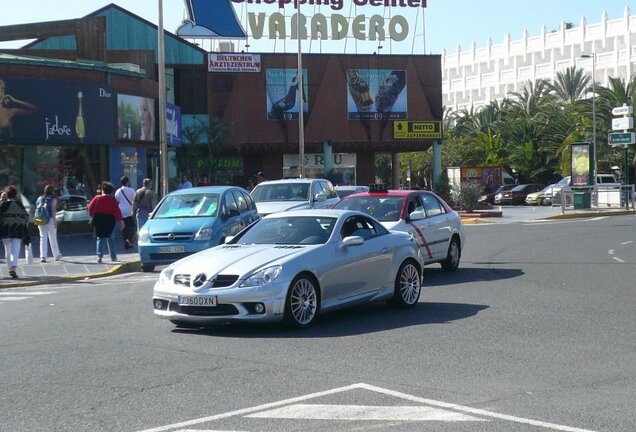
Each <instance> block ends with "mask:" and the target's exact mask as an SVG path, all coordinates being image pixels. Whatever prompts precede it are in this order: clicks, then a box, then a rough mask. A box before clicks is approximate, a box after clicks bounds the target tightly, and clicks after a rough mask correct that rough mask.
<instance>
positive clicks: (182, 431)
mask: <svg viewBox="0 0 636 432" xmlns="http://www.w3.org/2000/svg"><path fill="white" fill-rule="evenodd" d="M175 432H247V431H228V430H216V429H214V430H212V429H179V430H178V431H175Z"/></svg>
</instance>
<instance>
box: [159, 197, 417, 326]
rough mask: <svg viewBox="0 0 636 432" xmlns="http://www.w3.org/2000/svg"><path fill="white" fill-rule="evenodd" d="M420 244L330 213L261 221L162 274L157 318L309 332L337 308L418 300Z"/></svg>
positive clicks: (364, 218) (346, 214)
mask: <svg viewBox="0 0 636 432" xmlns="http://www.w3.org/2000/svg"><path fill="white" fill-rule="evenodd" d="M417 249H418V248H417V244H416V243H415V242H414V241H413V239H412V238H411V236H409V235H406V234H404V233H391V232H389V231H388V230H387V229H385V228H384V227H383V226H382V225H381V224H380V223H379V222H378V221H376V220H374V219H373V218H371V217H369V216H368V215H366V214H364V213H361V212H354V211H343V210H333V209H311V210H299V211H289V212H282V213H277V214H271V215H269V216H265V217H264V218H263V219H261V220H259V221H258V222H256V223H255V224H253V225H251V226H250V227H248V228H247V229H245V230H243V231H242V232H241V233H240V234H239V235H237V236H236V237H234V238H233V239H231V240H230V241H229V242H228V243H227V244H224V245H221V246H216V247H214V248H211V249H208V250H205V251H202V252H199V253H197V254H195V255H192V256H190V257H187V258H184V259H181V260H179V261H177V262H176V263H174V264H171V265H170V266H169V267H167V268H166V269H164V270H163V271H162V272H161V275H160V277H159V280H158V282H157V283H156V284H155V286H154V290H153V307H154V313H155V315H156V316H158V317H159V318H165V319H169V320H170V321H172V322H173V323H174V324H176V325H177V326H179V327H198V326H200V325H202V324H205V323H211V322H224V321H227V320H242V321H279V320H283V319H284V320H286V321H287V323H288V324H290V325H291V326H293V327H301V328H302V327H307V326H310V325H311V324H313V323H314V321H315V320H316V318H317V317H318V315H320V314H321V313H323V312H327V311H329V310H331V309H337V308H341V307H343V306H351V305H355V304H360V303H366V302H370V301H376V300H389V301H391V302H393V303H394V304H395V305H397V306H399V307H409V306H413V305H415V304H416V303H417V301H418V299H419V297H420V291H421V282H422V268H421V264H420V263H419V260H418V255H417Z"/></svg>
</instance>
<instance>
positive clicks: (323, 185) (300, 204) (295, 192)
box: [250, 179, 340, 216]
mask: <svg viewBox="0 0 636 432" xmlns="http://www.w3.org/2000/svg"><path fill="white" fill-rule="evenodd" d="M250 195H251V196H252V199H253V200H254V202H255V203H256V208H257V209H258V213H259V214H260V215H261V216H265V215H268V214H270V213H278V212H282V211H287V210H301V209H313V208H330V207H333V205H334V204H336V203H337V202H338V201H339V200H340V198H338V194H337V193H336V190H335V188H334V187H333V185H332V184H331V182H330V181H329V180H325V179H286V180H270V181H264V182H261V183H259V184H258V185H256V187H255V188H254V189H253V190H252V192H250Z"/></svg>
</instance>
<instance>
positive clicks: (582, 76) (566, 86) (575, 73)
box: [548, 66, 590, 105]
mask: <svg viewBox="0 0 636 432" xmlns="http://www.w3.org/2000/svg"><path fill="white" fill-rule="evenodd" d="M589 84H590V77H589V76H588V75H587V74H586V73H585V71H584V70H583V69H581V68H577V67H576V66H572V67H569V68H567V69H566V70H565V71H562V72H558V73H557V76H556V79H555V80H554V82H552V83H550V84H549V85H548V86H549V88H550V90H551V91H552V92H554V95H555V96H556V97H557V99H558V100H559V101H561V102H563V103H565V104H568V105H569V104H573V103H575V102H576V101H578V100H580V99H581V98H582V97H583V95H584V94H585V91H586V89H587V87H588V86H589Z"/></svg>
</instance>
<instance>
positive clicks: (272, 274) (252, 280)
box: [240, 265, 283, 288]
mask: <svg viewBox="0 0 636 432" xmlns="http://www.w3.org/2000/svg"><path fill="white" fill-rule="evenodd" d="M282 271H283V267H281V266H279V265H277V266H272V267H267V268H264V269H261V270H259V271H257V272H256V273H254V274H252V275H251V276H249V277H248V278H247V279H245V281H244V282H243V283H242V284H241V285H240V286H241V287H242V288H247V287H255V286H263V285H267V284H270V283H272V282H274V281H275V280H276V278H277V277H278V276H279V275H280V274H281V272H282Z"/></svg>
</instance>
